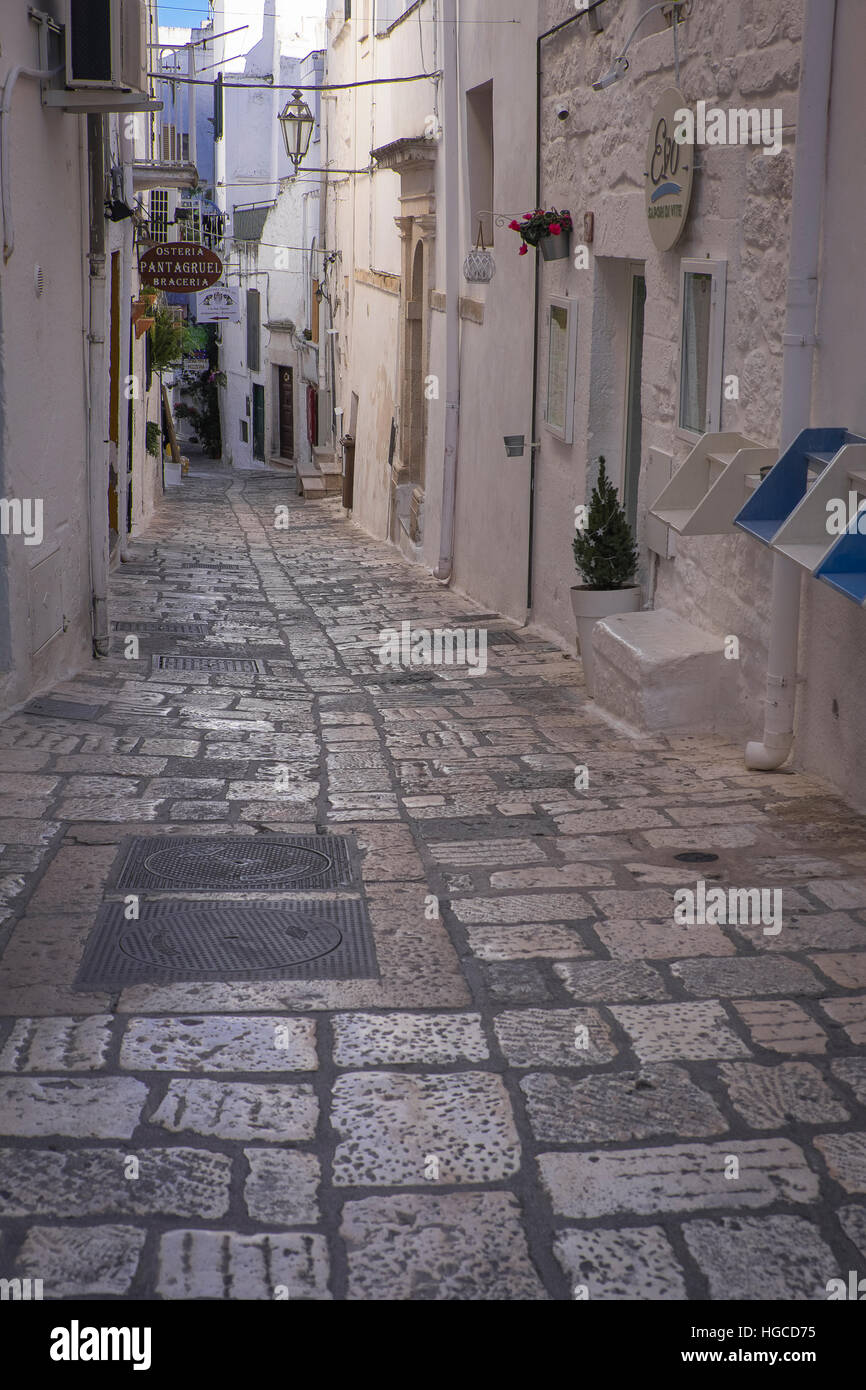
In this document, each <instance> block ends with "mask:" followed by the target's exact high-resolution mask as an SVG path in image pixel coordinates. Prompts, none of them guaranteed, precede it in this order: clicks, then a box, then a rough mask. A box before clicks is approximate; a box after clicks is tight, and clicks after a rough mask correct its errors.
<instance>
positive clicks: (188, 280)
mask: <svg viewBox="0 0 866 1390" xmlns="http://www.w3.org/2000/svg"><path fill="white" fill-rule="evenodd" d="M138 268H139V272H140V274H141V283H142V284H143V285H149V286H150V287H151V289H154V290H168V291H174V292H175V293H176V294H184V293H187V292H192V291H197V290H206V289H208V288H209V286H211V285H215V284H216V282H217V280H218V279H219V278H220V276H221V275H222V273H223V263H222V261H221V260H220V258H219V256H218V255H217V254H216V252H215V251H209V250H208V249H207V247H206V246H197V245H196V243H195V242H194V241H167V242H164V243H163V244H161V245H159V246H152V247H151V248H150V250H149V251H145V253H144V255H143V256H142V258H141V260H140V261H139V266H138Z"/></svg>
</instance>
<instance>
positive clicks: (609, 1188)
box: [538, 1139, 818, 1220]
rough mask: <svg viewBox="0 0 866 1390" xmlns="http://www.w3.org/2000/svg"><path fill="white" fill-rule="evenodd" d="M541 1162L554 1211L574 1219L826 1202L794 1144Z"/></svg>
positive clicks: (552, 1157)
mask: <svg viewBox="0 0 866 1390" xmlns="http://www.w3.org/2000/svg"><path fill="white" fill-rule="evenodd" d="M730 1155H733V1156H735V1157H736V1158H737V1159H738V1160H739V1165H740V1168H739V1172H740V1176H739V1177H738V1178H726V1177H725V1169H726V1164H727V1162H728V1159H729V1156H730ZM538 1164H539V1169H540V1172H541V1180H542V1182H543V1184H544V1186H545V1188H546V1189H547V1191H548V1193H549V1195H550V1199H551V1201H552V1203H553V1208H554V1211H555V1212H556V1213H557V1214H558V1215H560V1216H565V1217H568V1218H570V1219H572V1220H575V1219H581V1218H588V1217H598V1216H616V1215H621V1214H623V1213H632V1214H636V1215H640V1216H651V1215H652V1214H653V1213H655V1212H662V1211H665V1212H676V1211H683V1212H688V1211H700V1210H701V1209H707V1208H715V1207H765V1206H769V1205H770V1204H771V1203H772V1202H775V1201H779V1200H781V1201H788V1202H805V1203H810V1202H814V1201H815V1200H816V1199H817V1196H818V1179H817V1177H816V1175H815V1174H814V1173H813V1172H812V1170H811V1169H810V1168H809V1167H808V1165H807V1163H806V1159H805V1157H804V1155H803V1153H802V1151H801V1150H800V1149H799V1148H797V1146H796V1145H795V1144H792V1143H791V1142H790V1141H789V1140H787V1139H766V1140H765V1139H748V1140H742V1139H738V1140H736V1141H730V1140H729V1141H727V1142H725V1143H716V1144H676V1145H670V1146H668V1147H665V1148H653V1149H629V1150H623V1151H619V1152H617V1151H611V1150H610V1149H609V1148H608V1149H600V1150H595V1151H588V1152H586V1153H547V1154H541V1155H539V1158H538Z"/></svg>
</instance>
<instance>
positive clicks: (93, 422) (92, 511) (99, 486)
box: [82, 117, 110, 656]
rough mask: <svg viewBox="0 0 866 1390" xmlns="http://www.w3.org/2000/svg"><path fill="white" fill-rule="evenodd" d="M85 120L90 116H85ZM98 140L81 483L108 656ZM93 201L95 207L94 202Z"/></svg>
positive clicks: (95, 612) (98, 621)
mask: <svg viewBox="0 0 866 1390" xmlns="http://www.w3.org/2000/svg"><path fill="white" fill-rule="evenodd" d="M85 119H86V120H87V121H88V123H89V122H90V119H91V118H90V117H87V118H85ZM102 161H103V155H102V144H101V141H100V142H99V145H98V151H94V149H93V148H92V146H91V138H90V133H89V131H88V141H87V161H86V164H85V166H84V171H83V173H84V179H83V187H82V198H83V199H84V200H85V206H87V207H89V208H90V212H91V220H90V226H89V231H90V275H89V277H88V279H89V282H90V283H89V291H90V315H89V318H90V330H89V332H88V335H87V344H88V351H87V372H88V380H89V386H90V393H89V394H90V418H89V420H88V423H87V487H88V500H89V506H88V520H89V531H90V589H91V621H92V626H93V652H94V655H95V656H108V654H109V650H110V638H109V634H108V469H107V467H106V458H107V455H106V449H107V439H106V434H107V430H106V424H107V419H106V408H105V381H106V374H107V361H106V350H105V322H106V305H107V288H106V277H105V222H104V220H102V221H101V222H98V223H97V222H96V219H97V218H98V217H99V216H100V214H101V213H102V198H101V196H100V197H99V198H98V199H97V198H96V197H95V196H91V167H92V166H94V165H96V166H98V168H99V171H100V173H101V170H102V167H103V164H102ZM97 204H98V207H97Z"/></svg>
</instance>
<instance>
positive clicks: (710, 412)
mask: <svg viewBox="0 0 866 1390" xmlns="http://www.w3.org/2000/svg"><path fill="white" fill-rule="evenodd" d="M725 272H726V264H725V262H724V261H683V262H682V266H681V281H680V304H681V314H680V390H679V413H678V418H677V426H678V433H680V434H683V435H685V437H687V438H690V439H694V438H696V437H698V436H700V435H702V434H710V433H716V432H717V431H718V430H719V429H720V421H721V406H722V369H723V357H724V338H725Z"/></svg>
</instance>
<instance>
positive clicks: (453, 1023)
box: [333, 1013, 490, 1067]
mask: <svg viewBox="0 0 866 1390" xmlns="http://www.w3.org/2000/svg"><path fill="white" fill-rule="evenodd" d="M333 1027H334V1037H335V1043H334V1061H335V1062H336V1064H337V1066H339V1067H363V1066H394V1065H399V1064H401V1063H409V1064H412V1063H416V1064H419V1065H427V1066H443V1065H445V1064H446V1063H449V1062H484V1061H486V1060H487V1058H488V1057H489V1055H490V1054H489V1052H488V1049H487V1043H486V1042H485V1040H484V1035H483V1033H482V1031H481V1015H480V1014H410V1013H386V1014H338V1015H337V1017H336V1018H335V1019H334V1020H333Z"/></svg>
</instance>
